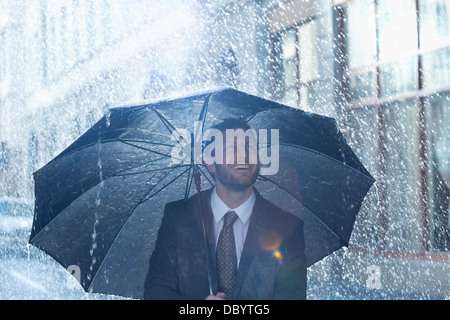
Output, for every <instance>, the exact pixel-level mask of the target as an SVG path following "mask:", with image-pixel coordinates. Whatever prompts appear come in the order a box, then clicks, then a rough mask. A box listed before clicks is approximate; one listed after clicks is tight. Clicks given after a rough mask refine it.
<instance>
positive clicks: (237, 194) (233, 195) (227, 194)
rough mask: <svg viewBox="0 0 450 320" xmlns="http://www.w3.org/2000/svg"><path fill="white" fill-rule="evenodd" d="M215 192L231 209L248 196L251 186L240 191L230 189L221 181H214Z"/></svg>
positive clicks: (250, 192)
mask: <svg viewBox="0 0 450 320" xmlns="http://www.w3.org/2000/svg"><path fill="white" fill-rule="evenodd" d="M216 192H217V195H218V196H219V198H220V199H221V200H222V201H223V202H224V203H225V204H226V205H227V206H228V207H230V208H231V209H235V208H237V207H239V206H240V205H241V204H243V203H244V202H245V201H247V200H248V198H250V196H251V195H252V193H253V186H250V187H248V188H247V189H245V190H242V191H234V190H230V189H228V188H227V187H225V186H224V185H222V184H221V183H216Z"/></svg>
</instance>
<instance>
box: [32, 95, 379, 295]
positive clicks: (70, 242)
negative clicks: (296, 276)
mask: <svg viewBox="0 0 450 320" xmlns="http://www.w3.org/2000/svg"><path fill="white" fill-rule="evenodd" d="M225 118H241V119H244V120H245V121H247V122H248V123H249V125H250V126H251V127H252V128H253V129H255V130H256V132H257V133H259V134H260V138H263V137H264V134H265V133H267V136H266V137H267V141H268V142H269V143H270V142H273V141H275V142H276V140H274V139H273V138H274V137H276V134H275V133H276V132H275V131H273V134H272V132H271V129H278V135H279V136H278V139H279V144H277V145H278V147H279V150H278V153H277V154H279V157H278V159H275V158H274V154H271V157H272V160H273V161H272V162H269V161H266V165H263V170H266V171H265V172H266V173H267V172H268V173H269V174H267V175H260V176H259V179H258V181H257V182H256V184H255V187H256V188H257V190H258V191H259V192H260V193H261V195H262V196H263V197H265V198H266V199H268V200H269V201H272V202H273V203H275V204H276V205H278V206H280V207H281V208H283V209H284V210H286V211H288V212H291V213H293V214H295V215H298V216H300V217H301V218H302V219H303V221H304V226H305V240H306V256H307V261H308V266H310V265H312V264H313V263H315V262H317V261H319V260H321V259H322V258H324V257H325V256H327V255H329V254H330V253H332V252H334V251H336V250H338V249H340V248H341V247H343V246H347V245H348V242H349V239H350V235H351V232H352V229H353V225H354V222H355V219H356V215H357V213H358V211H359V208H360V206H361V203H362V201H363V199H364V197H365V195H366V193H367V191H368V190H369V188H370V187H371V185H372V184H373V182H374V179H373V178H372V177H371V175H370V174H369V173H368V172H367V170H366V169H365V168H364V166H363V165H362V164H361V162H360V161H359V160H358V158H357V157H356V155H355V154H354V153H353V151H352V150H351V148H350V147H349V146H348V145H347V143H346V142H345V139H344V138H343V136H342V134H341V133H340V131H339V130H338V128H337V126H336V121H335V120H334V119H332V118H328V117H324V116H320V115H317V114H313V113H307V112H303V111H301V110H298V109H294V108H290V107H287V106H284V105H281V104H278V103H275V102H272V101H268V100H265V99H262V98H259V97H256V96H252V95H248V94H246V93H243V92H240V91H237V90H233V89H223V90H217V91H212V92H206V93H201V94H197V95H192V96H189V97H183V98H179V99H170V100H165V101H160V102H156V103H150V104H145V105H139V106H128V107H121V108H114V109H111V110H110V112H109V113H108V114H107V115H106V116H105V117H103V118H102V119H101V120H100V121H99V122H97V123H96V124H95V125H94V126H93V127H92V128H91V129H90V130H88V131H87V132H86V133H85V134H84V135H82V136H81V137H80V138H79V139H78V140H77V141H75V142H74V143H73V144H72V145H71V146H69V147H68V148H67V149H66V150H64V151H63V152H62V153H61V154H60V155H58V156H57V157H56V158H55V159H53V160H52V161H51V162H50V163H48V164H47V165H45V166H44V167H43V168H42V169H40V170H39V171H37V172H36V173H35V174H34V179H35V197H36V203H35V214H34V221H33V227H32V231H31V236H30V243H31V244H33V245H34V246H36V247H38V248H40V249H42V250H43V251H45V252H46V253H48V254H49V255H51V256H52V257H53V258H54V259H56V260H57V261H58V262H59V263H60V264H62V265H63V266H64V267H65V268H69V267H71V266H72V268H73V266H75V267H76V268H79V269H78V270H80V274H79V278H80V283H81V285H82V286H83V288H84V289H85V290H87V291H90V292H100V293H110V294H117V295H122V296H129V297H133V298H141V297H142V295H143V284H144V280H145V277H146V274H147V270H148V262H149V258H150V256H151V253H152V250H153V247H154V243H155V241H156V237H157V233H158V228H159V224H160V222H161V219H162V213H163V209H164V205H165V204H166V203H167V202H170V201H174V200H178V199H180V198H183V197H184V198H187V197H189V196H191V195H193V194H194V193H195V192H197V189H196V188H195V186H193V185H194V180H195V179H194V178H193V177H194V172H197V173H198V176H197V177H201V185H200V181H199V179H198V180H197V182H198V183H199V188H201V189H206V188H209V187H212V186H213V185H214V182H213V181H212V179H211V177H210V176H209V174H208V172H207V170H206V168H205V167H203V165H202V164H201V148H202V146H203V145H202V139H203V138H202V132H204V131H205V130H206V129H207V128H210V127H211V126H212V125H214V124H217V123H218V122H220V121H221V120H223V119H225ZM260 129H268V130H267V132H266V131H264V130H262V131H260ZM269 132H270V133H271V135H270V136H269ZM260 141H261V140H260ZM275 144H276V143H274V145H273V146H272V145H270V144H269V146H268V147H269V149H270V148H272V147H273V148H275V147H276V145H275ZM199 150H200V152H198V151H199ZM273 150H276V149H271V151H272V153H273ZM189 151H190V152H191V154H189ZM199 155H200V159H199V157H198V156H199ZM267 155H269V154H267ZM183 157H184V158H183ZM191 159H192V160H191ZM267 159H269V160H270V158H269V157H267V158H266V160H267ZM278 160H279V161H278ZM277 166H278V168H277ZM276 169H278V170H277V173H276V174H271V173H273V172H270V171H274V170H276ZM263 172H264V171H263ZM263 172H262V173H263Z"/></svg>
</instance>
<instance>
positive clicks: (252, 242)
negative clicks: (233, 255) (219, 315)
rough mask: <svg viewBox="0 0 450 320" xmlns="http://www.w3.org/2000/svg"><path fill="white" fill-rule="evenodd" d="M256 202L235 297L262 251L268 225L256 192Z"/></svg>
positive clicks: (240, 265)
mask: <svg viewBox="0 0 450 320" xmlns="http://www.w3.org/2000/svg"><path fill="white" fill-rule="evenodd" d="M255 194H256V201H255V205H254V207H253V211H252V215H251V218H250V225H249V227H248V231H247V236H246V238H245V242H244V248H243V250H242V255H241V260H240V262H239V268H238V272H237V279H236V286H235V290H234V296H235V297H236V296H237V294H238V293H239V291H240V290H241V287H242V284H243V283H244V280H245V277H246V276H247V273H248V272H249V269H250V266H251V264H252V261H253V259H254V257H255V255H256V254H257V253H258V252H260V251H261V246H260V243H259V240H260V239H261V237H262V235H263V234H264V231H265V230H266V225H267V215H266V214H265V208H264V200H263V198H262V197H261V196H260V195H259V193H258V192H257V191H256V190H255Z"/></svg>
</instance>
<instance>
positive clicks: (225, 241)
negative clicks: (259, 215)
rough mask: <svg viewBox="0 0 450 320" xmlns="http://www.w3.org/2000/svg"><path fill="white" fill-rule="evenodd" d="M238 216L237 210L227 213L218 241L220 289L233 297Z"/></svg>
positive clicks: (227, 297)
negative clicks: (234, 228) (235, 225)
mask: <svg viewBox="0 0 450 320" xmlns="http://www.w3.org/2000/svg"><path fill="white" fill-rule="evenodd" d="M237 218H238V216H237V214H236V212H234V211H229V212H227V213H226V214H225V217H224V223H223V228H222V231H221V232H220V235H219V241H218V242H217V274H218V285H219V291H221V292H224V293H225V294H226V299H228V300H229V299H231V298H232V295H233V290H234V285H235V283H236V268H237V258H236V245H235V243H234V233H233V223H234V222H235V221H236V219H237Z"/></svg>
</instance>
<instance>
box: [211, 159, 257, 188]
mask: <svg viewBox="0 0 450 320" xmlns="http://www.w3.org/2000/svg"><path fill="white" fill-rule="evenodd" d="M215 174H216V177H217V179H218V180H219V181H220V182H221V183H222V184H223V185H224V186H225V187H226V188H228V189H229V190H232V191H238V192H239V191H244V190H245V189H247V188H248V187H250V186H252V185H253V184H254V183H255V182H256V179H257V178H258V174H259V166H258V167H256V170H255V171H254V172H253V173H252V174H249V175H240V176H238V177H236V176H233V175H232V174H231V173H230V172H229V171H228V170H227V169H226V167H225V166H224V165H216V172H215Z"/></svg>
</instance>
